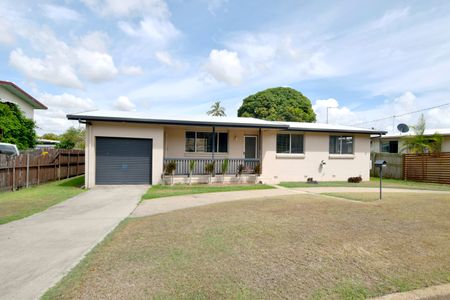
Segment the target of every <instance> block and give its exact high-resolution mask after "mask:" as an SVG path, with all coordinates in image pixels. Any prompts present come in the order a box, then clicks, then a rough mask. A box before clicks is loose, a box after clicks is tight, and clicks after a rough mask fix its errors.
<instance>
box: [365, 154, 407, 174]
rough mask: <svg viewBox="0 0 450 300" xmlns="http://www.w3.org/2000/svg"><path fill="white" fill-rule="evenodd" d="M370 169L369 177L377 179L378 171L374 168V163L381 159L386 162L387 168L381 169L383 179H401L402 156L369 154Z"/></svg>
mask: <svg viewBox="0 0 450 300" xmlns="http://www.w3.org/2000/svg"><path fill="white" fill-rule="evenodd" d="M370 159H371V161H372V169H371V170H370V176H374V177H379V176H380V174H379V169H378V168H377V167H375V161H376V160H378V159H382V160H385V161H387V167H386V168H384V169H383V177H384V178H393V179H403V154H397V153H375V152H372V153H371V157H370Z"/></svg>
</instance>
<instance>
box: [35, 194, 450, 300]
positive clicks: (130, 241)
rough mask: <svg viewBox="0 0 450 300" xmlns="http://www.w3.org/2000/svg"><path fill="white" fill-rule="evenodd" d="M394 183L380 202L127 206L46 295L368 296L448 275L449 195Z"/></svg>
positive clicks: (306, 197) (318, 199)
mask: <svg viewBox="0 0 450 300" xmlns="http://www.w3.org/2000/svg"><path fill="white" fill-rule="evenodd" d="M391 194H392V195H393V196H394V198H392V199H389V201H383V203H382V205H358V204H355V203H353V202H350V201H335V200H332V199H330V198H328V197H323V196H320V195H312V194H301V195H300V194H294V195H290V196H282V197H281V196H277V197H274V198H271V199H269V198H265V199H264V200H260V199H254V200H248V201H236V202H227V203H218V204H214V205H206V206H201V207H196V208H189V209H183V210H177V211H173V212H170V213H165V214H158V215H154V216H149V217H142V218H130V219H127V220H125V221H123V222H122V223H121V224H120V225H119V226H118V227H117V228H116V229H115V230H114V231H113V232H112V233H111V234H110V235H109V236H108V237H107V238H106V239H105V240H104V241H103V242H102V243H100V244H99V245H98V246H97V247H95V248H94V249H93V251H91V253H89V254H88V255H87V256H86V257H85V258H84V259H83V260H82V262H81V263H80V264H79V265H78V266H77V267H75V268H74V269H73V270H72V271H71V272H70V273H69V274H68V275H67V276H65V277H64V278H63V279H62V280H61V281H60V282H59V283H58V284H56V285H55V286H54V287H53V288H51V289H50V290H49V291H48V292H47V293H46V294H45V295H44V297H43V299H58V300H64V299H107V298H111V295H114V298H117V299H252V298H255V299H366V298H368V297H375V296H381V295H384V294H389V293H394V292H399V291H407V290H411V289H417V288H423V287H427V286H432V285H437V284H442V283H447V282H450V275H449V274H450V255H449V253H450V252H449V249H450V239H449V238H448V232H450V231H449V230H450V218H449V213H448V212H449V209H450V201H448V195H444V194H438V193H427V194H421V193H397V194H395V195H394V194H393V193H391ZM391 194H389V195H386V196H387V197H388V196H390V195H391ZM387 197H386V199H387Z"/></svg>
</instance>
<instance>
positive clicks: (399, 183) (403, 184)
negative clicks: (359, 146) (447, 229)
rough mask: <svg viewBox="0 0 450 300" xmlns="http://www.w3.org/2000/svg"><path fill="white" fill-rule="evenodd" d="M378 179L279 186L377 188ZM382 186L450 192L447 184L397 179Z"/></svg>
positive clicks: (385, 181) (284, 185) (296, 183)
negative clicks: (358, 181)
mask: <svg viewBox="0 0 450 300" xmlns="http://www.w3.org/2000/svg"><path fill="white" fill-rule="evenodd" d="M379 184H380V179H379V178H375V177H372V178H370V181H363V182H361V183H349V182H347V181H322V182H319V183H318V184H311V183H306V182H300V181H285V182H281V183H280V184H279V185H281V186H283V187H287V188H304V187H378V186H379ZM383 186H384V187H389V188H399V189H415V190H433V191H450V185H449V184H437V183H426V182H416V181H405V180H399V179H383Z"/></svg>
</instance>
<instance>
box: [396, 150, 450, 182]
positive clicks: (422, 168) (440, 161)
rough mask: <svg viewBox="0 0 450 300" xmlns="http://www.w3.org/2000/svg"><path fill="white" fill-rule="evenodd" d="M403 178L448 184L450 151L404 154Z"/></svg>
mask: <svg viewBox="0 0 450 300" xmlns="http://www.w3.org/2000/svg"><path fill="white" fill-rule="evenodd" d="M403 174H404V179H405V180H415V181H423V182H432V183H447V184H450V152H441V153H432V154H404V162H403Z"/></svg>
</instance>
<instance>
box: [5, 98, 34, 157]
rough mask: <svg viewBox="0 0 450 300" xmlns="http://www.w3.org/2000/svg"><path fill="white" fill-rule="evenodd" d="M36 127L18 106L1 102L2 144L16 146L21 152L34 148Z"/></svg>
mask: <svg viewBox="0 0 450 300" xmlns="http://www.w3.org/2000/svg"><path fill="white" fill-rule="evenodd" d="M35 127H36V125H35V124H34V121H33V120H31V119H28V118H27V117H26V116H25V115H24V114H23V112H22V111H21V110H20V109H19V107H18V106H17V105H16V104H14V103H10V102H0V142H3V143H11V144H15V145H16V146H17V148H19V149H21V150H24V149H30V148H34V146H35V145H36V131H35Z"/></svg>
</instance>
